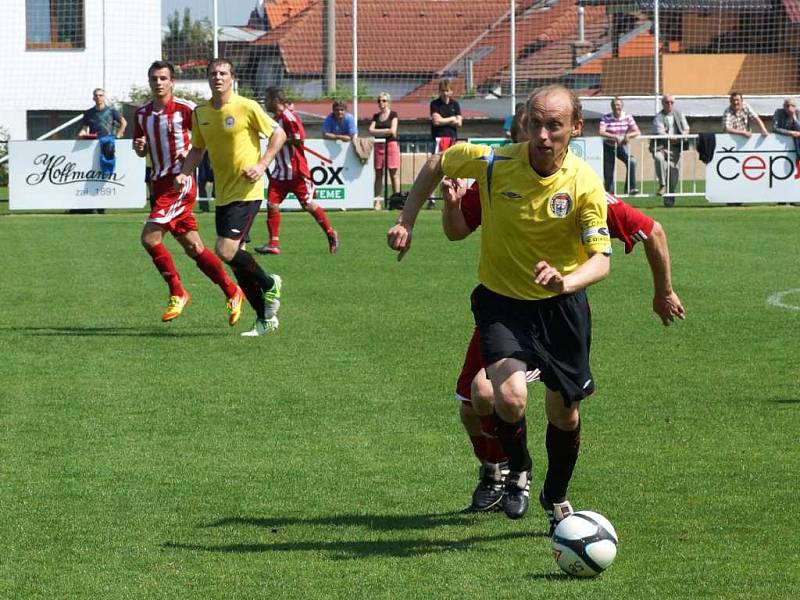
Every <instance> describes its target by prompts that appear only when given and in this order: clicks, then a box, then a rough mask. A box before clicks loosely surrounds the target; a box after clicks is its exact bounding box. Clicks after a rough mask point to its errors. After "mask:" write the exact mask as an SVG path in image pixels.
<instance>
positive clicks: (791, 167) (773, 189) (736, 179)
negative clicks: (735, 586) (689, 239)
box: [706, 133, 800, 203]
mask: <svg viewBox="0 0 800 600" xmlns="http://www.w3.org/2000/svg"><path fill="white" fill-rule="evenodd" d="M799 166H800V157H799V156H798V154H797V152H796V151H795V145H794V138H790V137H786V136H782V135H768V136H763V135H753V136H752V137H750V138H745V137H742V136H738V135H730V134H726V133H724V134H718V135H717V136H716V147H715V149H714V156H713V158H712V159H711V161H710V162H709V163H708V164H707V165H706V198H707V199H708V201H709V202H723V203H737V202H741V203H759V202H762V203H766V202H795V201H798V200H800V181H799V180H800V168H798V167H799Z"/></svg>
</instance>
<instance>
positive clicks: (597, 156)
mask: <svg viewBox="0 0 800 600" xmlns="http://www.w3.org/2000/svg"><path fill="white" fill-rule="evenodd" d="M467 141H468V142H469V143H470V144H483V145H486V146H505V145H506V144H510V143H511V142H510V141H509V140H507V139H505V138H468V139H467ZM569 148H570V150H572V151H573V152H574V153H575V155H576V156H578V157H579V158H582V159H583V160H585V161H586V162H587V163H589V166H590V167H592V169H594V171H595V173H597V175H598V176H599V177H600V179H601V180H602V179H603V138H601V137H579V138H575V139H573V140H572V141H571V142H570V143H569Z"/></svg>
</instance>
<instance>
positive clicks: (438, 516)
mask: <svg viewBox="0 0 800 600" xmlns="http://www.w3.org/2000/svg"><path fill="white" fill-rule="evenodd" d="M482 517H484V515H483V514H480V513H477V514H476V513H463V512H453V513H433V514H422V515H356V514H344V515H332V516H329V517H319V518H311V519H303V518H289V517H275V518H259V517H223V518H221V519H218V520H216V521H213V522H211V523H208V524H206V525H203V527H206V528H208V527H236V526H241V525H244V526H248V527H259V528H264V529H269V532H270V533H273V534H276V533H283V532H282V531H281V530H280V528H281V527H287V526H290V525H301V526H307V525H311V526H316V527H320V526H322V527H330V528H337V529H336V533H335V535H336V536H337V537H338V536H340V535H341V528H342V527H362V528H368V529H372V530H377V531H386V532H397V531H409V530H428V531H430V530H432V529H435V528H437V527H443V526H451V525H455V526H468V525H470V524H471V523H474V522H475V520H476V519H480V518H482ZM313 531H315V532H316V531H321V534H322V535H323V536H324V537H325V538H326V539H323V540H303V541H295V542H292V541H284V542H274V543H262V542H258V543H241V544H187V543H178V542H165V543H164V544H162V548H164V549H171V550H190V551H199V552H219V553H225V554H248V553H262V552H328V553H330V554H331V555H332V556H333V558H334V559H336V560H349V559H355V558H368V557H372V556H390V557H400V558H409V557H414V556H420V555H425V554H435V553H439V552H451V551H459V550H469V549H470V548H472V547H474V546H476V545H479V544H483V543H492V542H498V541H504V540H514V539H522V538H531V537H547V534H546V532H545V531H544V530H542V531H534V532H530V531H515V532H511V533H502V534H494V535H484V536H470V537H465V538H462V539H448V540H440V539H427V538H413V539H394V538H392V539H385V540H380V539H379V540H375V539H370V540H351V541H331V540H330V537H333V536H327V535H326V530H325V529H322V530H317V529H314V530H313ZM370 537H373V536H370Z"/></svg>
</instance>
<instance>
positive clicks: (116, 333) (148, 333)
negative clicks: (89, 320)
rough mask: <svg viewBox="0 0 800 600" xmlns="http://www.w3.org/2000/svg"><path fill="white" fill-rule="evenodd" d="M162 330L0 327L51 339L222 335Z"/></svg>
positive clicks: (218, 334)
mask: <svg viewBox="0 0 800 600" xmlns="http://www.w3.org/2000/svg"><path fill="white" fill-rule="evenodd" d="M168 327H169V325H166V326H165V327H163V328H152V329H142V328H141V327H0V330H5V331H13V332H19V333H28V334H30V335H34V336H53V337H165V338H178V337H220V336H222V335H224V334H223V333H217V332H212V331H170V330H169V329H168Z"/></svg>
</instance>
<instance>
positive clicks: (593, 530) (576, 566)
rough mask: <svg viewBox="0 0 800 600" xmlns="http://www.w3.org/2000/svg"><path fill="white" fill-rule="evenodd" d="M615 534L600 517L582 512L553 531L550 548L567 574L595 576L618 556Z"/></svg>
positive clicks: (574, 514)
mask: <svg viewBox="0 0 800 600" xmlns="http://www.w3.org/2000/svg"><path fill="white" fill-rule="evenodd" d="M617 543H618V539H617V532H616V531H614V526H613V525H612V524H611V523H610V522H609V521H608V519H606V518H605V517H604V516H603V515H601V514H598V513H596V512H592V511H590V510H581V511H578V512H576V513H573V514H571V515H570V516H568V517H567V518H565V519H564V520H563V521H561V522H560V523H559V524H558V526H557V527H556V529H555V531H554V532H553V540H552V542H551V543H550V548H551V549H552V550H553V556H554V557H555V559H556V562H557V563H558V566H559V567H561V570H562V571H564V572H565V573H567V574H568V575H574V576H575V577H594V576H595V575H599V574H600V573H602V572H603V571H605V570H606V569H607V568H608V567H610V566H611V563H612V562H614V558H616V556H617Z"/></svg>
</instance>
